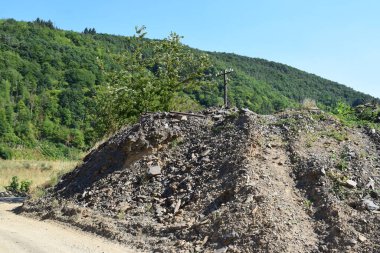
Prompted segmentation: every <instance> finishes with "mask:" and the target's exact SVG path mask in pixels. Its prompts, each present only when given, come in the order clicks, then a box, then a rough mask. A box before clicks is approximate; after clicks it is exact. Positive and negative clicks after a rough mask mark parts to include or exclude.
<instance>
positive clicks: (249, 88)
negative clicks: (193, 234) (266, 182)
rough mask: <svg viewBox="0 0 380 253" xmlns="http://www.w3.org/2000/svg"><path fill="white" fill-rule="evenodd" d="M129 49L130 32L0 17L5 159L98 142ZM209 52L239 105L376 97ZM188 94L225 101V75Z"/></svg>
mask: <svg viewBox="0 0 380 253" xmlns="http://www.w3.org/2000/svg"><path fill="white" fill-rule="evenodd" d="M129 47H130V43H129V40H128V37H123V36H114V35H107V34H97V33H96V32H95V29H85V30H84V32H83V33H77V32H73V31H64V30H60V29H57V28H55V27H54V25H53V24H52V22H51V21H43V20H40V19H37V20H36V21H34V22H19V21H15V20H12V19H7V20H0V157H2V158H9V157H11V156H12V155H13V156H14V157H16V158H17V157H25V156H27V155H28V154H29V153H28V152H26V151H25V150H33V151H31V153H30V154H29V155H31V156H33V157H37V158H38V157H52V158H54V157H55V158H62V157H74V156H75V154H76V153H78V152H79V151H81V150H85V149H86V148H89V147H90V146H92V145H93V144H94V142H96V141H97V140H98V139H99V138H100V137H101V136H102V135H103V134H104V133H103V132H102V131H99V129H97V117H99V114H98V108H97V104H96V96H97V92H98V90H99V88H101V87H103V86H104V85H106V82H105V77H104V73H105V72H107V71H109V70H110V69H120V68H121V66H119V65H118V64H117V61H115V60H114V56H116V55H118V54H120V53H121V52H123V51H125V50H128V49H129ZM147 50H148V51H149V48H148V49H147ZM194 52H199V50H195V49H194ZM208 54H209V56H210V58H211V60H212V63H213V65H214V67H213V68H214V71H219V70H222V69H224V68H233V69H234V70H235V71H234V74H233V75H231V77H230V78H231V81H230V82H229V84H230V93H229V97H230V101H231V104H232V105H237V106H240V107H248V108H250V109H252V110H254V111H256V112H259V113H271V112H274V111H276V110H280V109H283V108H287V107H295V106H297V105H298V104H299V102H300V101H302V100H303V99H304V98H312V99H314V100H316V101H317V103H318V104H319V105H320V106H321V107H325V108H329V107H330V108H331V107H334V106H335V104H336V102H337V101H344V102H346V103H348V104H352V103H355V102H356V101H371V100H373V99H374V98H373V97H371V96H369V95H366V94H363V93H360V92H357V91H354V90H353V89H351V88H348V87H346V86H343V85H340V84H337V83H335V82H331V81H328V80H326V79H323V78H320V77H318V76H316V75H312V74H308V73H306V72H303V71H300V70H297V69H295V68H292V67H289V66H286V65H283V64H279V63H274V62H269V61H266V60H262V59H255V58H249V57H243V56H238V55H234V54H226V53H208ZM186 93H187V96H190V97H192V98H193V99H194V100H195V101H197V102H198V103H199V104H201V105H202V106H215V105H221V103H222V101H223V99H222V97H223V84H222V79H219V80H217V82H216V81H214V82H213V83H212V85H209V86H205V87H200V88H196V89H192V90H186ZM184 94H185V93H184Z"/></svg>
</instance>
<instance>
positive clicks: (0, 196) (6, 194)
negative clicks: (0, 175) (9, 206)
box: [0, 191, 15, 198]
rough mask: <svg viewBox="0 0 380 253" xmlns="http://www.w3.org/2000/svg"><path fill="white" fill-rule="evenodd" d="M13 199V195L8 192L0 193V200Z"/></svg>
mask: <svg viewBox="0 0 380 253" xmlns="http://www.w3.org/2000/svg"><path fill="white" fill-rule="evenodd" d="M8 197H15V196H14V194H13V193H12V192H10V191H3V192H0V198H8Z"/></svg>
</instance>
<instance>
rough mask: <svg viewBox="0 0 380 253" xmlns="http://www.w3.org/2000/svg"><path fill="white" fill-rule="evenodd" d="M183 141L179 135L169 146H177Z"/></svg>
mask: <svg viewBox="0 0 380 253" xmlns="http://www.w3.org/2000/svg"><path fill="white" fill-rule="evenodd" d="M182 142H183V139H182V138H180V137H178V138H175V139H174V140H172V141H171V142H170V143H169V148H175V147H177V146H178V145H181V144H182Z"/></svg>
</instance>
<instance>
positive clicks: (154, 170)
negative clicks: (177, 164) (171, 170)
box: [148, 165, 161, 176]
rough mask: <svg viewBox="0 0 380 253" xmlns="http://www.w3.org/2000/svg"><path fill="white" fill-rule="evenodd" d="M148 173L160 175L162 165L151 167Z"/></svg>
mask: <svg viewBox="0 0 380 253" xmlns="http://www.w3.org/2000/svg"><path fill="white" fill-rule="evenodd" d="M148 174H149V175H151V176H157V175H160V174H161V167H160V166H159V165H156V166H151V167H149V169H148Z"/></svg>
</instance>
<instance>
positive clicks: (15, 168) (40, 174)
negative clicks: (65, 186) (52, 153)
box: [0, 159, 78, 191]
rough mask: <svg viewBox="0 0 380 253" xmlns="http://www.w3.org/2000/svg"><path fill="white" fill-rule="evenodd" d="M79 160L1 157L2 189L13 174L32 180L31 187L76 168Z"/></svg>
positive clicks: (0, 181) (0, 182)
mask: <svg viewBox="0 0 380 253" xmlns="http://www.w3.org/2000/svg"><path fill="white" fill-rule="evenodd" d="M77 164H78V161H30V160H1V159H0V191H2V190H4V187H5V186H7V185H9V183H10V181H11V179H12V177H13V176H17V177H18V178H19V180H20V181H22V180H31V181H32V185H31V189H32V190H33V189H35V188H36V187H37V186H40V185H42V184H46V183H47V182H49V181H52V180H54V178H56V177H57V175H58V174H62V173H66V172H68V171H70V170H72V169H74V168H75V166H76V165H77Z"/></svg>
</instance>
